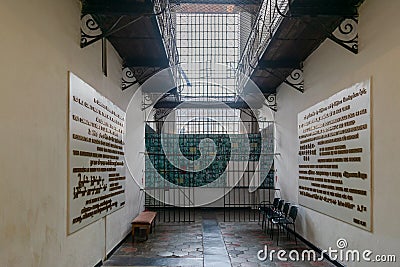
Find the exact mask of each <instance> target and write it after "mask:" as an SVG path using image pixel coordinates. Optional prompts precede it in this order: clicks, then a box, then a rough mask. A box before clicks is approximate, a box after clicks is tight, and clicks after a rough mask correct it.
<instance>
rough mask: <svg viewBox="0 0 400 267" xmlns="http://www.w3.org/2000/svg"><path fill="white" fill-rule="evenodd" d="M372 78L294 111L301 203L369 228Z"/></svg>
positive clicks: (370, 211)
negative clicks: (301, 109) (295, 114)
mask: <svg viewBox="0 0 400 267" xmlns="http://www.w3.org/2000/svg"><path fill="white" fill-rule="evenodd" d="M370 120H371V118H370V80H366V81H364V82H361V83H357V84H355V85H353V86H351V87H350V88H347V89H345V90H343V91H341V92H339V93H337V94H335V95H333V96H332V97H330V98H328V99H326V100H324V101H322V102H320V103H318V104H316V105H314V106H312V107H310V108H308V109H306V110H304V111H303V112H300V113H299V114H298V138H299V154H298V162H299V188H298V190H299V204H300V205H303V206H305V207H308V208H311V209H313V210H316V211H318V212H321V213H324V214H326V215H329V216H331V217H334V218H336V219H339V220H342V221H344V222H347V223H349V224H352V225H355V226H357V227H360V228H362V229H365V230H369V231H371V229H372V228H371V214H372V210H371V209H372V203H371V178H372V177H371V156H370V155H371V149H370V146H371V123H370Z"/></svg>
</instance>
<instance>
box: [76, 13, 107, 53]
mask: <svg viewBox="0 0 400 267" xmlns="http://www.w3.org/2000/svg"><path fill="white" fill-rule="evenodd" d="M102 36H103V32H102V30H101V28H100V26H99V24H97V22H96V20H95V19H94V18H93V17H92V15H90V14H86V15H83V16H82V17H81V48H83V47H86V46H88V45H90V44H92V43H94V42H95V41H97V40H100V39H101V38H102Z"/></svg>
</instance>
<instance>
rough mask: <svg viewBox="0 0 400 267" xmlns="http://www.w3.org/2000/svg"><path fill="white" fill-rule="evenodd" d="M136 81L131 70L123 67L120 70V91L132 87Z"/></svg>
mask: <svg viewBox="0 0 400 267" xmlns="http://www.w3.org/2000/svg"><path fill="white" fill-rule="evenodd" d="M137 83H138V81H137V80H136V78H135V75H134V73H133V72H132V70H131V69H130V68H128V67H125V68H123V69H122V83H121V89H122V91H124V90H126V89H128V88H129V87H131V86H132V85H135V84H137Z"/></svg>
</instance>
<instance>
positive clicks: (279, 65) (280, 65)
mask: <svg viewBox="0 0 400 267" xmlns="http://www.w3.org/2000/svg"><path fill="white" fill-rule="evenodd" d="M301 65H302V64H301V61H300V60H298V59H280V60H261V61H260V62H259V63H258V65H257V67H258V69H259V70H266V69H297V68H300V67H301Z"/></svg>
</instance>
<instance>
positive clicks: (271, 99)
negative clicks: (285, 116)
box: [264, 94, 278, 112]
mask: <svg viewBox="0 0 400 267" xmlns="http://www.w3.org/2000/svg"><path fill="white" fill-rule="evenodd" d="M265 100H266V101H265V102H264V106H266V107H268V108H269V109H271V110H272V111H275V112H276V111H277V110H278V108H277V104H276V94H269V95H266V96H265Z"/></svg>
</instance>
